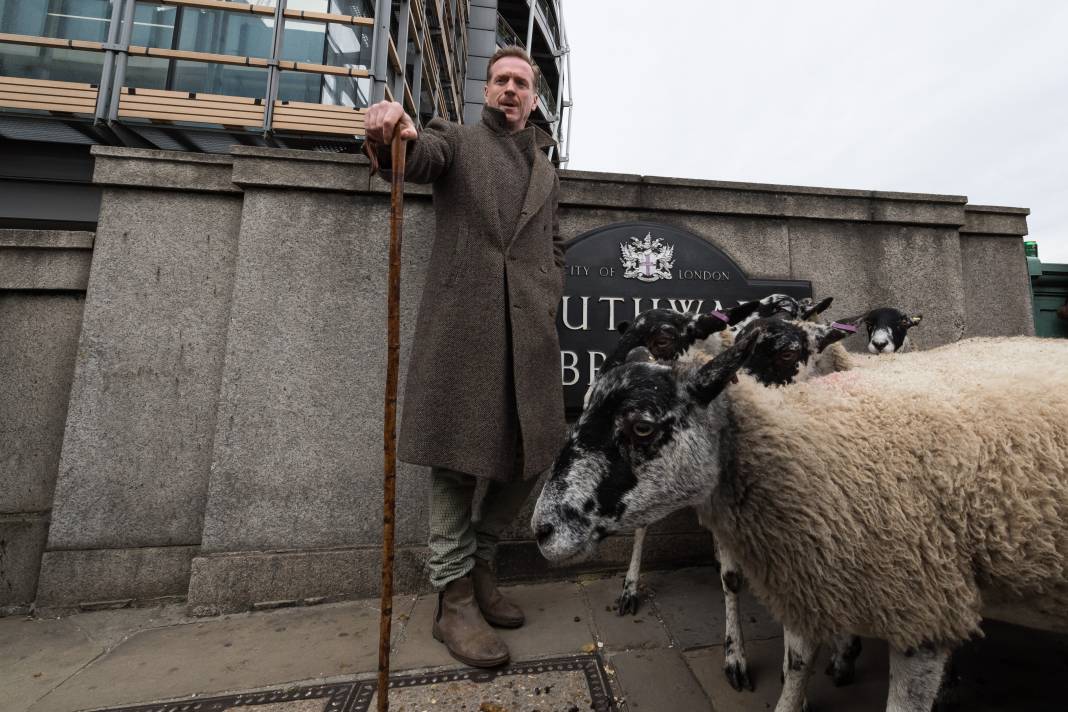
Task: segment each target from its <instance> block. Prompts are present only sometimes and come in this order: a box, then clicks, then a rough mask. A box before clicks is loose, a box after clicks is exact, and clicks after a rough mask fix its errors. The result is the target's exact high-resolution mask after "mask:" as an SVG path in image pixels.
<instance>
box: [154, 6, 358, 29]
mask: <svg viewBox="0 0 1068 712" xmlns="http://www.w3.org/2000/svg"><path fill="white" fill-rule="evenodd" d="M155 2H156V3H158V4H160V5H176V6H181V7H198V8H202V9H205V10H224V11H229V12H243V13H246V14H248V13H252V14H254V15H269V16H271V17H274V8H273V7H270V6H269V5H249V4H247V3H243V2H229V0H155ZM285 16H286V17H287V18H289V19H291V20H306V21H309V22H337V23H340V24H343V25H367V26H368V27H372V26H374V24H375V21H374V18H372V17H356V16H353V15H336V14H334V13H332V12H314V11H312V10H286V11H285Z"/></svg>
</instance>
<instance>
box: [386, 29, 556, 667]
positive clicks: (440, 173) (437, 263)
mask: <svg viewBox="0 0 1068 712" xmlns="http://www.w3.org/2000/svg"><path fill="white" fill-rule="evenodd" d="M486 74H487V78H486V79H487V81H486V88H485V107H484V109H483V112H482V121H481V123H478V124H475V125H463V126H461V125H457V124H452V123H448V122H445V121H441V120H439V119H435V120H433V121H431V122H430V123H429V124H428V125H427V127H426V128H425V129H424V130H423V131H422V132H421V133H419V132H418V131H417V130H416V128H415V124H414V122H413V121H412V119H411V118H410V117H409V116H407V115H406V114H405V113H404V109H403V107H402V106H401V105H400V104H397V103H395V102H379V103H377V104H375V105H374V106H372V107H370V109H369V110H368V112H367V122H366V126H367V138H368V139H369V140H370V141H371V142H373V143H374V144H376V145H377V157H378V159H379V161H380V164H381V165H382V166H388V164H389V160H390V158H389V142H390V140H391V139H392V137H393V132H394V131H400V132H401V135H402V136H403V137H404V138H405V139H406V140H407V158H406V168H405V177H406V179H408V180H411V181H415V182H420V183H433V185H434V211H435V216H436V229H435V236H434V243H433V247H432V249H431V255H430V264H429V268H428V270H427V278H426V285H425V287H424V289H423V297H422V302H421V304H420V306H419V316H418V319H417V321H416V327H415V335H414V338H413V344H412V353H411V358H410V361H409V366H408V380H407V385H406V390H405V399H404V410H403V415H402V418H401V432H400V447H399V457H400V459H401V460H404V461H405V462H410V463H415V464H420V465H429V466H430V467H431V478H432V483H431V499H430V542H429V545H430V560H429V568H430V580H431V583H432V584H433V585H434V587H435V588H436V589H437V590H438V591H439V593H438V606H437V611H436V612H435V616H434V627H433V635H434V637H435V638H436V639H438V640H440V641H441V642H443V643H444V644H445V645H446V647H447V648H448V650H449V652H450V653H451V654H452V655H453V656H454V657H455V658H457V659H458V660H460V661H461V662H463V663H465V664H468V665H473V666H479V667H491V666H495V665H501V664H503V663H505V662H507V661H508V656H509V654H508V648H507V646H505V644H504V642H503V641H502V640H501V639H500V637H499V636H498V635H497V633H496V632H495V631H494V630H493V628H492V627H491V624H492V625H494V626H501V627H506V628H514V627H519V626H521V625H522V624H523V622H524V617H523V612H522V611H521V610H520V609H519V608H518V607H517V606H516V605H515V604H514V603H512V602H510V601H508V600H507V599H505V598H504V597H503V596H502V595H501V593H500V591H498V589H497V584H496V579H495V575H494V567H493V562H494V558H495V555H496V544H497V541H498V540H499V538H500V535H501V533H502V531H503V530H504V528H505V527H506V526H507V525H508V524H510V523H511V522H512V521H513V520H514V519H515V517H516V514H517V513H518V511H519V509H520V508H521V507H522V505H523V502H524V501H525V500H526V498H527V496H528V494H529V493H530V490H531V488H532V487H533V486H534V484H535V482H536V481H537V475H538V474H539V473H541V472H543V471H544V470H546V469H547V468H548V467H549V466H550V465H551V464H552V460H553V457H554V456H555V455H556V453H557V451H558V449H559V446H560V445H561V443H562V438H563V435H564V429H565V424H564V410H563V395H562V391H561V387H560V375H559V374H560V360H559V359H560V346H559V341H558V339H557V335H556V308H557V305H558V304H559V301H560V296H561V294H562V292H563V266H564V252H563V246H562V241H561V239H560V234H559V232H560V231H559V224H558V221H557V214H556V213H557V193H558V191H559V181H558V180H557V177H556V172H555V171H554V169H553V166H552V163H551V162H550V161H549V160H548V158H547V157H546V155H545V153H544V152H543V151H544V149H545V148H547V147H549V146H551V145H553V141H552V139H551V138H549V136H547V135H546V134H545V133H544V132H542V131H540V130H539V129H537V128H536V127H534V126H528V124H527V119H528V117H529V116H530V112H531V110H532V109H533V108H534V103H535V101H536V99H537V97H536V94H535V82H536V79H537V68H536V67H535V66H534V64H533V62H532V61H531V59H530V57H529V56H528V55H527V54H526V52H524V51H523V50H521V49H519V48H517V47H509V48H506V49H500V50H498V51H497V52H496V54H494V55H493V57H492V58H491V59H490V62H489V67H488V69H487V72H486ZM477 478H484V479H488V480H489V481H490V482H489V485H488V487H487V491H486V494H485V497H484V499H483V501H482V513H481V518H480V520H479V521H477V522H475V521H472V497H473V495H474V492H475V486H476V483H477Z"/></svg>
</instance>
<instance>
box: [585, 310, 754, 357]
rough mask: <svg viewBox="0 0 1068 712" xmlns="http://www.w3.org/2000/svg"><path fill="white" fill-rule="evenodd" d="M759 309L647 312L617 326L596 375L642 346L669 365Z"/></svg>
mask: <svg viewBox="0 0 1068 712" xmlns="http://www.w3.org/2000/svg"><path fill="white" fill-rule="evenodd" d="M758 306H759V305H758V304H757V303H756V302H749V303H746V304H742V305H740V306H737V307H734V308H733V309H728V310H727V311H726V312H709V313H705V314H688V313H683V312H678V311H675V310H674V309H649V310H647V311H644V312H642V313H641V314H639V315H638V316H637V318H636V319H635V320H634V322H633V323H630V322H626V321H624V322H620V324H619V325H618V326H617V327H616V328H617V330H618V331H619V334H620V336H619V342H618V343H617V344H616V347H615V348H614V349H613V350H612V352H611V353H609V354H608V356H607V357H605V360H604V364H602V366H601V369H600V373H605V372H606V371H610V370H612V369H613V368H615V367H616V366H618V365H619V364H621V363H623V360H624V359H625V358H626V357H627V354H629V353H630V352H631V350H633V349H636V348H638V347H639V346H643V347H645V348H646V349H648V350H649V351H650V353H652V355H653V357H654V358H656V359H657V360H660V361H672V360H674V359H676V358H678V357H679V355H680V354H682V353H683V352H684V351H686V349H688V348H689V347H690V346H692V345H693V344H694V343H695V342H696V341H699V340H701V339H707V338H708V337H709V336H712V335H713V334H715V333H717V332H720V331H723V330H724V329H726V328H727V327H728V326H731V325H733V324H737V323H738V322H740V321H742V320H743V319H745V318H747V317H749V316H750V315H751V314H753V313H754V312H755V311H756V309H757V307H758Z"/></svg>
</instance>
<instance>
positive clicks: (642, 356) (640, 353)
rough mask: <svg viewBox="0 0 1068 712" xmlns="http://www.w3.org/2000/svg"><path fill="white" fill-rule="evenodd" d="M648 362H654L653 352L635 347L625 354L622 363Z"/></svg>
mask: <svg viewBox="0 0 1068 712" xmlns="http://www.w3.org/2000/svg"><path fill="white" fill-rule="evenodd" d="M650 361H656V358H655V357H654V356H653V352H652V351H650V350H649V349H647V348H645V347H644V346H635V347H634V348H633V349H631V350H630V351H628V352H627V358H626V359H625V360H624V363H648V362H650Z"/></svg>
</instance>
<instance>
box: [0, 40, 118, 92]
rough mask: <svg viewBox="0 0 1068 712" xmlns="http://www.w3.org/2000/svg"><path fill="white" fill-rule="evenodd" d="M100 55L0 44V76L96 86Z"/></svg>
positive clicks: (100, 61)
mask: <svg viewBox="0 0 1068 712" xmlns="http://www.w3.org/2000/svg"><path fill="white" fill-rule="evenodd" d="M103 61H104V54H103V53H102V52H82V51H78V50H71V49H56V48H52V47H27V46H25V45H13V44H0V74H2V75H4V76H8V77H22V78H25V79H51V80H53V81H60V82H81V83H84V84H99V83H100V73H101V66H102V64H103Z"/></svg>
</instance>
